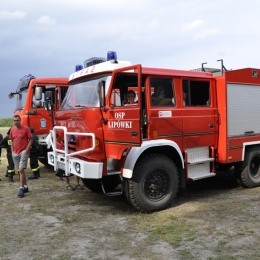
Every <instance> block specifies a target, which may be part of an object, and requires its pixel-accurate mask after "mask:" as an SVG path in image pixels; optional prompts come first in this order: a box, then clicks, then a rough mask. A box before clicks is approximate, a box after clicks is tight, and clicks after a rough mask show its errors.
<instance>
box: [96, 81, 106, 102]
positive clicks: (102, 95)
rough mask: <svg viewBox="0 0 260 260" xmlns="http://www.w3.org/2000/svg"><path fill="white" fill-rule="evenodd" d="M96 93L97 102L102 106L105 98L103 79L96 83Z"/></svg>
mask: <svg viewBox="0 0 260 260" xmlns="http://www.w3.org/2000/svg"><path fill="white" fill-rule="evenodd" d="M98 94H99V104H100V106H101V107H104V106H105V104H106V100H105V81H104V80H102V81H100V82H99V83H98Z"/></svg>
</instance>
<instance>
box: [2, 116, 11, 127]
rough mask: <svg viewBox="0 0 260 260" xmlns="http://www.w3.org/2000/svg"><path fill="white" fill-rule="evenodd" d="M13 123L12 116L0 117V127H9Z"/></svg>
mask: <svg viewBox="0 0 260 260" xmlns="http://www.w3.org/2000/svg"><path fill="white" fill-rule="evenodd" d="M12 125H13V118H12V117H10V118H1V119H0V126H1V127H11V126H12Z"/></svg>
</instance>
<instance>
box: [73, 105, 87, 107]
mask: <svg viewBox="0 0 260 260" xmlns="http://www.w3.org/2000/svg"><path fill="white" fill-rule="evenodd" d="M75 107H86V106H83V105H76V106H75Z"/></svg>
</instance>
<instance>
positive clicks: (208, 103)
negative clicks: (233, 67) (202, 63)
mask: <svg viewBox="0 0 260 260" xmlns="http://www.w3.org/2000/svg"><path fill="white" fill-rule="evenodd" d="M181 85H182V93H181V94H182V96H183V135H184V139H183V147H184V149H185V148H192V147H198V146H214V147H216V146H217V133H218V113H217V107H216V100H215V99H214V98H213V97H214V96H215V93H214V91H215V88H214V81H211V80H204V79H196V80H195V79H188V78H187V79H185V78H183V79H182V84H181Z"/></svg>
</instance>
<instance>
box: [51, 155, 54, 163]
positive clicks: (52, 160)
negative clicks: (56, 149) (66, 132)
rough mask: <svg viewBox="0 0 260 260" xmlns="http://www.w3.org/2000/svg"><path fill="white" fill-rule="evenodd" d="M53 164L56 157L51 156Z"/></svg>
mask: <svg viewBox="0 0 260 260" xmlns="http://www.w3.org/2000/svg"><path fill="white" fill-rule="evenodd" d="M50 157H51V162H52V163H54V156H53V155H52V154H51V156H50Z"/></svg>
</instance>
